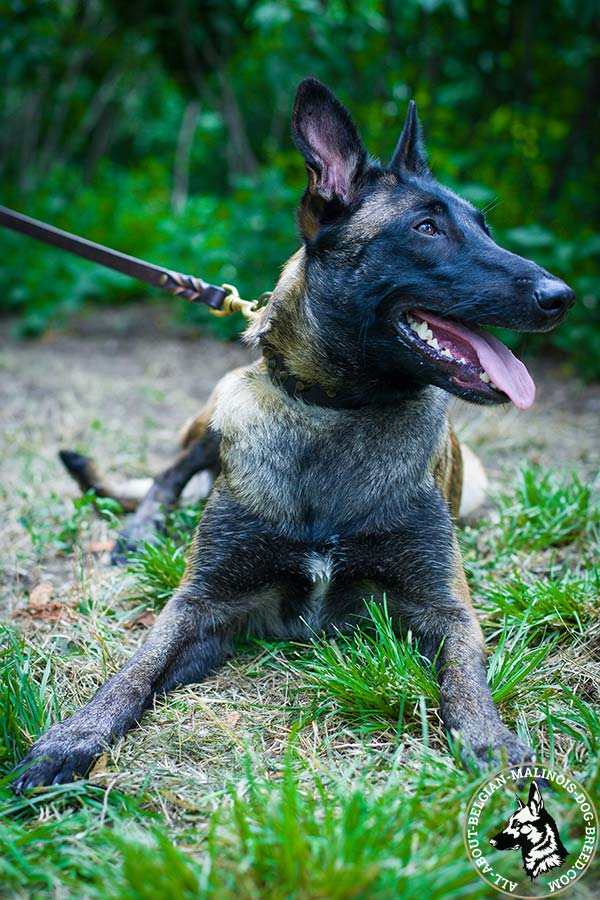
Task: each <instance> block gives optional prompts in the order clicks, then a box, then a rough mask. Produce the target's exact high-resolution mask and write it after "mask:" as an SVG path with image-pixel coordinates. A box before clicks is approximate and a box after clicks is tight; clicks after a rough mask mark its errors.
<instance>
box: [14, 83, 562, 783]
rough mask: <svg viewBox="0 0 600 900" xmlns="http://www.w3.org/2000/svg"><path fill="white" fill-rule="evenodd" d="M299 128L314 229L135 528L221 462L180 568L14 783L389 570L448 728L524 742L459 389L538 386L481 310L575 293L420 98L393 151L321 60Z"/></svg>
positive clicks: (361, 594) (472, 747)
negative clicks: (461, 186)
mask: <svg viewBox="0 0 600 900" xmlns="http://www.w3.org/2000/svg"><path fill="white" fill-rule="evenodd" d="M292 133H293V137H294V141H295V144H296V146H297V148H298V150H299V151H300V153H301V155H302V157H303V158H304V161H305V164H306V170H307V175H308V183H307V187H306V190H305V192H304V194H303V196H302V199H301V202H300V206H299V210H298V222H299V227H300V232H301V235H302V247H301V249H300V250H299V251H298V252H297V253H296V254H295V255H294V256H293V257H292V258H291V259H290V260H289V262H288V263H287V264H286V266H285V267H284V269H283V271H282V274H281V277H280V279H279V281H278V282H277V285H276V286H275V289H274V291H273V294H272V297H271V299H270V301H269V303H268V304H267V305H266V306H265V307H264V308H263V309H261V310H260V311H259V312H258V313H257V314H256V315H255V316H254V318H253V320H252V321H251V323H250V325H249V327H248V329H247V331H246V333H245V340H246V342H247V343H248V344H249V346H251V347H255V348H260V349H261V350H262V357H261V358H260V359H259V360H258V361H257V362H256V363H254V364H252V365H250V366H248V367H244V368H241V369H238V370H236V371H234V372H231V373H229V374H227V375H226V376H225V377H224V378H223V379H222V380H221V381H220V382H219V384H218V385H217V387H216V389H215V391H214V393H213V395H212V396H211V398H210V400H209V402H208V405H207V407H206V408H205V409H204V410H203V411H202V412H201V413H200V414H199V415H198V417H196V418H195V419H194V420H193V421H192V422H191V423H190V424H188V426H187V428H186V431H185V434H184V437H183V450H182V454H181V456H180V457H179V459H178V460H177V461H176V463H175V464H174V465H173V466H171V467H169V469H168V470H166V472H163V473H162V474H161V475H160V476H159V477H158V478H157V479H156V480H155V482H154V484H153V486H152V488H151V490H150V493H149V495H148V496H147V497H146V498H145V499H144V500H143V502H142V503H141V505H140V506H139V508H138V511H137V513H136V517H134V523H133V526H131V527H130V528H129V530H128V532H127V533H126V534H125V535H124V539H123V541H122V543H123V542H125V543H126V542H129V543H135V541H136V540H137V539H139V537H140V535H142V537H143V536H144V532H146V533H148V530H149V529H150V532H151V531H152V528H153V527H155V526H156V524H157V523H158V524H160V521H161V517H162V515H163V513H162V512H161V510H162V509H163V508H164V507H168V506H170V505H172V504H173V503H174V502H175V500H176V499H177V496H178V495H179V493H180V492H181V490H182V488H183V486H184V485H185V483H186V482H187V481H188V480H189V478H190V477H191V476H192V475H193V474H194V473H195V472H196V471H198V470H199V469H201V468H208V469H212V470H213V472H214V473H215V474H216V480H215V483H214V487H213V489H212V492H211V494H210V497H209V499H208V502H207V504H206V508H205V510H204V513H203V516H202V518H201V521H200V523H199V525H198V527H197V529H196V531H195V534H194V537H193V542H192V546H191V550H190V554H189V559H188V564H187V569H186V572H185V575H184V577H183V580H182V582H181V585H180V586H179V588H178V589H177V590H176V591H175V593H174V595H173V597H172V598H171V600H170V601H169V602H168V603H167V605H166V606H165V608H164V609H163V611H162V612H161V614H160V615H159V617H158V618H157V620H156V623H155V625H154V627H153V628H152V629H151V631H150V632H149V634H148V637H147V639H146V641H145V643H144V644H143V645H142V646H141V648H140V649H139V650H138V651H137V652H136V653H135V654H134V655H133V657H132V658H131V659H130V660H129V662H128V663H127V664H126V665H125V666H124V668H122V669H121V670H120V671H119V672H117V673H116V674H115V675H114V676H113V677H112V678H110V679H109V681H107V682H106V683H105V684H104V685H103V686H102V687H101V688H100V689H99V690H98V691H97V693H96V694H95V695H94V696H93V698H92V699H91V700H90V701H89V703H88V704H87V705H86V706H84V707H83V708H82V709H81V710H79V711H78V712H76V713H75V714H74V715H72V716H71V717H70V718H68V719H66V720H65V721H63V722H61V723H58V724H56V725H54V726H52V728H50V730H49V731H48V732H47V733H46V734H45V735H43V736H42V737H41V738H40V739H39V740H38V741H37V742H36V743H35V744H34V745H33V747H32V748H31V749H30V750H29V752H28V753H27V755H26V757H25V759H24V760H23V763H22V765H21V766H20V767H19V770H18V774H17V778H16V789H17V791H23V790H25V789H27V788H31V787H34V786H36V785H41V784H56V783H62V782H67V781H69V780H72V779H73V778H74V777H75V776H77V775H85V774H86V773H87V771H88V770H89V768H90V766H91V765H92V763H93V761H94V760H95V758H96V757H97V756H98V755H99V754H100V753H101V752H102V750H103V749H105V748H106V747H107V746H108V745H109V744H110V743H112V742H113V741H115V740H117V739H120V738H121V737H123V735H124V734H125V733H126V732H127V731H128V730H129V729H130V728H132V726H134V725H135V724H136V723H137V722H139V721H140V719H141V717H142V715H143V713H144V710H145V709H147V708H148V707H149V706H150V705H151V703H152V701H153V698H154V697H155V696H157V695H164V694H166V693H167V692H168V691H170V690H171V689H173V688H175V687H176V686H178V685H183V684H187V683H195V682H200V681H202V680H203V679H204V678H206V676H207V675H208V674H209V673H211V672H213V671H214V670H215V669H217V667H219V666H221V665H222V664H223V662H224V661H225V660H226V659H227V657H228V656H229V655H230V654H231V652H232V642H233V640H234V638H235V636H236V635H238V634H239V633H240V632H244V633H248V634H251V635H262V636H269V637H272V638H277V639H295V640H298V639H300V640H303V639H310V637H311V636H312V635H313V634H314V633H315V632H318V633H325V634H332V633H335V632H336V631H337V630H343V631H346V630H348V629H350V628H352V627H354V626H355V625H356V624H358V623H364V598H370V597H371V596H374V597H382V595H383V594H384V592H385V595H386V597H387V605H388V610H389V612H390V614H391V616H392V618H393V621H394V623H395V625H396V627H397V628H398V631H399V633H404V632H406V631H407V630H409V629H410V630H411V631H412V633H413V635H414V637H415V638H416V639H418V641H419V648H420V650H421V651H422V652H423V653H424V654H425V655H426V656H428V657H429V658H431V659H435V663H436V668H437V672H438V677H439V681H440V704H441V715H442V718H443V721H444V724H445V728H446V729H447V732H448V733H449V735H451V736H452V737H453V738H454V739H455V740H456V742H457V744H458V745H459V746H461V747H463V748H464V751H465V753H466V754H468V755H469V757H470V758H471V759H472V760H473V761H474V762H475V763H476V764H477V765H480V766H487V765H489V764H492V763H494V762H498V761H499V760H500V759H501V758H504V759H505V760H506V761H507V762H508V763H515V764H516V763H519V762H522V761H524V760H528V759H531V758H532V751H531V749H530V748H529V747H527V746H526V745H525V744H524V743H522V742H521V740H520V739H519V738H518V737H517V736H516V735H515V734H513V733H512V732H511V731H510V730H509V729H508V728H507V727H506V726H505V725H504V724H503V723H502V721H501V719H500V717H499V714H498V711H497V710H496V707H495V705H494V702H493V700H492V696H491V693H490V690H489V687H488V685H487V681H486V674H485V650H484V642H483V637H482V633H481V629H480V627H479V624H478V621H477V618H476V616H475V613H474V611H473V608H472V606H471V600H470V595H469V588H468V586H467V581H466V578H465V574H464V570H463V565H462V560H461V554H460V550H459V546H458V543H457V540H456V536H455V532H454V519H455V517H456V515H457V513H458V511H459V507H460V500H461V495H462V492H463V476H462V465H463V462H462V452H461V447H460V445H459V442H458V441H457V439H456V436H455V435H454V433H453V431H452V429H451V427H450V424H449V421H448V404H449V395H450V394H454V395H456V396H458V397H462V398H463V399H465V400H468V401H472V402H474V403H487V404H503V403H508V402H510V401H512V402H513V403H514V404H516V406H518V407H520V408H523V409H525V408H527V407H529V406H530V405H531V403H532V402H533V399H534V393H535V387H534V384H533V381H532V379H531V377H530V375H529V373H528V372H527V369H526V368H525V366H524V365H523V364H522V363H521V362H520V361H519V360H517V359H516V358H515V357H514V356H513V355H512V353H511V352H510V351H509V350H508V349H507V348H506V347H505V346H504V345H503V344H502V343H500V341H499V340H498V339H497V338H495V337H493V336H492V335H490V334H488V333H487V332H485V331H484V330H483V328H482V326H485V325H488V326H499V327H503V328H512V329H516V330H518V331H531V332H539V331H546V330H548V329H550V328H552V327H554V326H555V325H557V324H558V323H559V322H560V321H561V320H562V319H563V318H564V316H565V315H566V313H567V311H568V309H569V307H570V306H571V305H572V303H573V302H574V294H573V292H572V291H571V290H570V288H569V287H568V286H567V285H566V284H565V283H564V282H563V281H561V280H560V279H558V278H556V277H554V276H553V275H551V274H549V273H548V272H546V271H545V270H544V269H542V268H540V267H539V266H538V265H536V264H535V263H534V262H531V261H529V260H526V259H523V258H522V257H520V256H517V255H515V254H513V253H510V252H508V251H507V250H505V249H502V248H501V247H499V246H498V245H497V244H496V243H495V242H494V241H493V239H492V237H491V235H490V232H489V230H488V227H487V225H486V223H485V220H484V217H483V215H482V213H481V212H480V211H478V210H477V209H475V208H473V207H472V206H471V205H470V204H469V203H467V202H466V201H464V200H463V199H461V198H460V197H458V196H457V195H456V194H455V193H453V192H452V191H450V190H448V189H447V188H445V187H443V186H442V185H441V184H439V183H438V182H437V181H436V180H435V179H434V177H433V175H432V174H431V172H430V170H429V167H428V164H427V159H426V156H425V150H424V146H423V139H422V133H421V126H420V123H419V119H418V116H417V111H416V107H415V104H414V102H411V103H410V106H409V109H408V113H407V117H406V121H405V123H404V127H403V129H402V133H401V135H400V138H399V141H398V144H397V146H396V149H395V151H394V154H393V156H392V159H391V162H390V163H389V165H388V166H383V165H381V164H380V163H378V162H376V161H375V160H373V159H371V158H370V157H369V156H368V154H367V151H366V149H365V147H364V144H363V142H362V139H361V137H360V134H359V132H358V129H357V127H356V125H355V123H354V122H353V120H352V118H351V117H350V114H349V113H348V111H347V110H346V109H345V107H344V106H343V105H342V104H341V103H340V102H339V101H338V99H337V98H336V97H335V96H334V94H333V93H332V92H331V91H330V90H329V89H328V88H327V87H325V86H324V85H323V84H321V83H320V82H319V81H317V80H315V79H310V78H309V79H306V80H304V81H303V82H302V83H301V84H300V86H299V88H298V91H297V95H296V100H295V104H294V110H293V116H292ZM70 461H71V462H72V463H73V460H72V459H71V460H70ZM67 462H69V460H67ZM73 465H74V469H75V470H77V461H76V460H75V462H74V463H73ZM85 468H86V461H85V460H84V462H83V464H81V465H80V471H79V476H80V480H81V482H82V484H84V486H87V485H86V484H85V481H86V477H87V476H86V477H84V475H85ZM217 473H218V474H217ZM89 474H90V473H89V472H88V473H87V475H88V476H89ZM90 477H91V476H90ZM94 477H96V478H98V479H99V476H98V475H97V473H96V474H95V475H94ZM469 480H470V476H469V475H468V473H467V482H469ZM98 487H100V488H102V484H98ZM466 487H467V488H468V487H469V484H467V485H466Z"/></svg>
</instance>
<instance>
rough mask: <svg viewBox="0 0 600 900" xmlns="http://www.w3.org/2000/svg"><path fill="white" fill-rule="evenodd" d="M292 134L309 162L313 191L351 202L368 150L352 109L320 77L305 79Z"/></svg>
mask: <svg viewBox="0 0 600 900" xmlns="http://www.w3.org/2000/svg"><path fill="white" fill-rule="evenodd" d="M292 134H293V137H294V142H295V144H296V146H297V148H298V150H299V151H300V153H301V154H302V156H303V157H304V159H305V161H306V168H307V170H308V190H309V193H311V194H316V195H318V196H319V197H321V198H322V199H323V200H333V199H334V198H336V199H337V200H340V201H341V202H342V203H344V204H348V203H350V201H351V200H352V196H353V193H354V190H355V188H356V185H357V182H358V179H359V177H360V175H361V173H362V172H363V171H364V169H365V166H366V162H367V151H366V150H365V148H364V146H363V143H362V141H361V139H360V134H359V133H358V128H357V127H356V125H355V124H354V122H353V121H352V119H351V117H350V114H349V113H348V111H347V110H346V109H345V107H344V106H342V104H341V103H340V101H339V100H338V99H337V98H336V97H335V96H334V95H333V94H332V93H331V91H330V90H329V88H326V87H325V85H324V84H321V82H320V81H317V80H316V78H305V79H304V81H302V82H301V84H300V86H299V88H298V91H297V93H296V102H295V103H294V112H293V115H292Z"/></svg>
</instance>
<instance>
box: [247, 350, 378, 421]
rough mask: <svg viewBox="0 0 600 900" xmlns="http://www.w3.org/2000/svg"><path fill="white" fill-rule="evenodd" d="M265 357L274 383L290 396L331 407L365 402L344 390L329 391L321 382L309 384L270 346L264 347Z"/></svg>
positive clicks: (361, 404)
mask: <svg viewBox="0 0 600 900" xmlns="http://www.w3.org/2000/svg"><path fill="white" fill-rule="evenodd" d="M263 357H264V359H265V362H266V365H267V371H268V373H269V375H270V378H271V381H272V382H273V384H276V385H278V386H279V387H281V388H283V390H284V391H285V392H286V394H287V395H288V396H289V397H292V398H293V399H294V400H301V401H302V402H303V403H307V404H309V405H310V406H325V407H328V408H329V409H358V408H359V407H360V406H363V405H364V404H363V403H360V402H357V401H356V399H353V398H351V397H350V395H349V394H344V393H343V392H342V391H328V390H326V389H325V388H324V387H322V385H320V384H309V383H308V382H305V381H302V380H301V379H300V378H298V377H297V376H296V375H294V374H293V373H292V372H290V371H289V369H288V368H287V366H286V364H285V361H284V359H283V357H282V356H281V355H280V354H279V353H277V352H276V351H275V350H272V349H271V348H270V347H264V348H263Z"/></svg>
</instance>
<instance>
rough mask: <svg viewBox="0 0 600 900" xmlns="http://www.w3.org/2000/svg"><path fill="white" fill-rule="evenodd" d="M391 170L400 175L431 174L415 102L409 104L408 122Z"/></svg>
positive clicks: (403, 130)
mask: <svg viewBox="0 0 600 900" xmlns="http://www.w3.org/2000/svg"><path fill="white" fill-rule="evenodd" d="M390 169H391V170H392V171H393V172H397V173H398V175H404V174H406V175H427V173H428V172H429V167H428V165H427V155H426V153H425V146H424V144H423V132H422V129H421V123H420V122H419V116H418V115H417V104H416V103H415V101H414V100H411V101H410V103H409V104H408V112H407V114H406V121H405V123H404V128H403V129H402V134H401V135H400V138H399V139H398V143H397V144H396V149H395V150H394V155H393V156H392V161H391V162H390Z"/></svg>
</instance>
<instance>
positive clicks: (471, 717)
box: [408, 538, 533, 767]
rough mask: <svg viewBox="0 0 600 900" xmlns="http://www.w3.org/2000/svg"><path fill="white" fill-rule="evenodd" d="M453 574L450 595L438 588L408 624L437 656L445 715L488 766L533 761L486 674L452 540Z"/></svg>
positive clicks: (467, 750) (469, 751)
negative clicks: (508, 724)
mask: <svg viewBox="0 0 600 900" xmlns="http://www.w3.org/2000/svg"><path fill="white" fill-rule="evenodd" d="M450 572H451V574H450V578H449V583H448V584H447V589H446V592H445V596H440V594H439V590H438V591H436V592H435V594H434V595H432V596H430V597H429V598H428V599H427V600H426V601H425V603H424V604H423V607H422V608H421V609H420V610H419V611H417V610H413V612H412V615H411V616H410V617H409V618H408V622H409V624H410V625H411V627H412V628H413V631H414V633H415V635H416V636H418V637H419V638H420V639H421V647H422V649H423V650H424V651H425V652H426V655H427V656H429V657H430V658H432V659H433V658H435V660H436V666H437V671H438V677H439V681H440V702H441V714H442V719H443V722H444V725H445V726H446V729H447V730H448V732H449V733H450V735H451V736H453V737H454V738H457V739H458V740H459V741H460V744H461V752H462V754H463V756H464V757H465V758H466V760H467V761H468V757H469V756H472V755H473V754H474V756H475V757H476V760H477V762H478V763H479V765H482V766H484V767H488V766H491V765H493V766H496V765H501V764H503V758H504V757H505V759H506V763H508V764H516V763H520V762H523V761H525V760H531V759H532V757H533V751H532V750H531V749H530V748H529V747H527V746H526V745H525V744H523V742H522V741H521V740H519V738H518V737H517V736H516V735H515V734H513V733H512V732H511V731H510V730H509V729H508V728H507V727H506V725H504V723H503V722H502V720H501V718H500V715H499V713H498V710H497V709H496V705H495V703H494V701H493V698H492V694H491V691H490V688H489V686H488V683H487V678H486V653H485V645H484V640H483V635H482V633H481V628H480V626H479V622H478V621H477V617H476V615H475V612H474V611H473V608H472V606H471V597H470V592H469V588H468V585H467V581H466V578H465V574H464V569H463V563H462V557H461V554H460V550H459V548H458V545H457V543H456V540H455V538H453V539H452V550H451V559H450Z"/></svg>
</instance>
